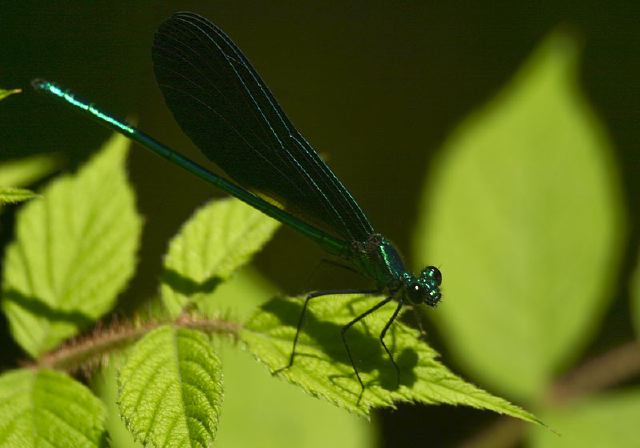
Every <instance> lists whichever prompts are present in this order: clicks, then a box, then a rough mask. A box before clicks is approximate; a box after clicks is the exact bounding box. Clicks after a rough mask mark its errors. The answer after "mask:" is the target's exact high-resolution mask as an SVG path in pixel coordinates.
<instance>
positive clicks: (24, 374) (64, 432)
mask: <svg viewBox="0 0 640 448" xmlns="http://www.w3.org/2000/svg"><path fill="white" fill-rule="evenodd" d="M104 417H105V411H104V408H103V406H102V404H101V403H100V400H98V399H97V398H96V397H94V396H93V395H92V394H91V392H90V391H89V390H88V389H87V388H86V387H84V386H83V385H82V384H80V383H78V382H77V381H75V380H73V379H71V378H69V377H68V376H67V375H64V374H62V373H59V372H55V371H52V370H40V371H36V370H26V369H25V370H15V371H12V372H7V373H4V374H3V375H2V376H0V447H3V448H4V447H7V448H20V447H35V446H37V447H40V446H47V447H60V448H66V447H70V446H72V447H86V448H90V447H102V446H106V445H105V433H104Z"/></svg>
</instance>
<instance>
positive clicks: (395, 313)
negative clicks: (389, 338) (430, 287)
mask: <svg viewBox="0 0 640 448" xmlns="http://www.w3.org/2000/svg"><path fill="white" fill-rule="evenodd" d="M402 305H404V301H403V300H402V298H401V299H400V300H399V301H398V306H397V307H396V310H395V311H394V312H393V314H392V315H391V318H390V319H389V321H388V322H387V323H386V325H385V326H384V328H383V329H382V332H381V333H380V343H381V344H382V346H383V347H384V351H385V352H387V355H389V359H390V360H391V364H393V367H394V368H395V369H396V380H397V381H398V386H399V385H400V367H398V364H396V361H395V359H393V354H392V353H391V350H389V347H387V344H385V343H384V337H385V335H386V334H387V330H389V327H391V324H392V323H393V321H394V320H396V317H398V313H399V312H400V310H401V309H402Z"/></svg>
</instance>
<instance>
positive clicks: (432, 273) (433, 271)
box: [422, 266, 442, 286]
mask: <svg viewBox="0 0 640 448" xmlns="http://www.w3.org/2000/svg"><path fill="white" fill-rule="evenodd" d="M422 275H423V276H424V277H426V278H428V279H431V280H433V281H435V282H436V285H438V286H440V284H441V283H442V273H441V272H440V270H439V269H438V268H437V267H435V266H427V267H426V268H424V270H423V271H422Z"/></svg>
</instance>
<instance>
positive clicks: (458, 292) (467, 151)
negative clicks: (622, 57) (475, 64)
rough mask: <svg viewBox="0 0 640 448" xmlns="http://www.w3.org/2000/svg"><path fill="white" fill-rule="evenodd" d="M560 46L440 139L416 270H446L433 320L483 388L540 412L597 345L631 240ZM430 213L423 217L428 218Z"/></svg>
mask: <svg viewBox="0 0 640 448" xmlns="http://www.w3.org/2000/svg"><path fill="white" fill-rule="evenodd" d="M577 54H578V51H577V48H576V44H575V42H574V41H573V40H572V39H570V38H569V37H568V36H565V35H562V34H554V35H552V36H551V37H550V38H549V39H548V40H547V41H545V42H544V43H543V44H542V45H541V47H540V48H539V49H538V50H537V51H536V52H535V53H534V55H533V56H532V57H531V58H530V59H529V61H528V62H527V63H526V64H525V66H524V67H523V68H522V69H521V71H520V72H519V73H518V74H517V75H516V77H515V78H514V80H513V81H512V82H511V83H510V84H509V85H508V86H507V87H506V88H505V89H504V91H503V92H501V93H500V94H499V95H498V96H497V97H496V98H495V99H494V100H493V101H491V102H490V103H489V104H488V105H487V106H486V107H484V108H483V109H482V110H480V111H479V112H477V113H476V114H474V115H473V116H472V117H470V118H469V119H468V120H467V121H466V122H464V123H463V124H462V125H461V126H460V128H459V129H457V130H456V131H455V132H454V133H453V134H452V135H451V136H450V138H449V139H448V141H447V142H446V144H445V145H444V148H443V150H442V159H441V160H440V161H439V163H437V164H436V165H435V166H436V170H435V172H434V173H433V176H432V177H431V180H432V183H431V184H430V185H429V186H428V188H426V190H425V194H424V201H423V204H424V209H423V213H422V219H421V222H420V223H419V225H418V227H417V229H418V232H417V238H416V247H415V249H416V250H415V257H416V260H418V261H420V262H421V263H423V264H437V265H439V266H441V267H442V270H443V276H444V280H443V285H444V301H443V303H442V306H441V307H439V308H438V310H437V311H436V312H434V313H433V315H434V316H437V317H436V322H437V323H438V324H440V327H441V330H442V331H443V332H444V334H445V342H446V343H447V344H449V345H450V347H451V349H452V351H453V352H454V354H455V355H456V356H457V358H458V360H459V362H460V364H461V365H463V366H464V367H466V368H467V369H469V371H470V372H473V374H474V375H475V376H476V377H477V378H479V379H481V381H482V382H483V384H488V385H491V386H492V387H493V388H496V389H497V390H502V391H504V392H506V393H509V394H510V395H511V396H516V397H519V398H520V399H523V400H534V399H535V398H536V397H537V396H538V395H539V394H540V393H541V392H542V391H543V390H544V389H545V388H546V386H547V385H548V384H549V383H550V380H551V379H552V377H553V376H554V375H555V374H556V373H557V372H558V370H559V369H561V368H563V367H565V366H567V365H569V363H570V362H571V361H572V358H575V357H576V356H577V355H578V354H579V353H580V351H581V350H582V349H583V348H584V347H585V345H586V344H587V343H588V342H589V340H590V339H591V337H592V336H593V334H594V332H595V330H596V328H597V326H598V324H599V323H600V321H601V318H602V315H603V312H604V310H605V308H606V306H607V304H608V303H609V301H610V300H611V299H612V297H613V295H612V293H611V291H612V290H613V289H614V288H612V286H613V285H612V283H613V281H614V273H615V272H617V269H618V267H619V265H620V260H621V253H622V252H621V249H622V243H623V241H624V239H625V238H624V235H625V233H626V232H625V219H624V209H623V202H622V197H621V186H620V178H619V175H618V173H617V171H616V170H615V169H614V164H613V163H612V151H611V147H610V144H609V141H608V139H607V137H606V133H605V132H604V130H603V127H602V125H601V123H600V122H599V121H598V120H597V119H596V118H595V116H594V114H593V112H592V110H591V109H590V107H589V105H588V104H587V102H586V100H585V99H584V97H583V96H582V94H581V93H580V91H579V89H578V87H577V60H578V57H577ZM427 208H428V209H429V210H428V213H427V211H426V209H427Z"/></svg>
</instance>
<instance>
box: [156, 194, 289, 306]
mask: <svg viewBox="0 0 640 448" xmlns="http://www.w3.org/2000/svg"><path fill="white" fill-rule="evenodd" d="M278 226H279V223H278V222H277V221H275V220H273V219H271V218H269V217H267V216H265V215H264V214H262V213H261V212H259V211H258V210H256V209H254V208H252V207H249V206H248V205H246V204H244V203H243V202H241V201H239V200H238V199H233V198H228V199H223V200H216V201H212V202H210V203H209V204H207V205H205V206H204V207H202V208H200V209H199V210H198V211H197V212H196V213H194V215H193V216H192V217H191V219H189V221H187V223H186V224H185V225H184V226H183V227H182V229H181V230H180V232H179V233H178V235H176V236H175V237H174V238H173V240H172V241H171V243H170V245H169V252H168V254H167V256H166V258H165V263H164V273H163V276H162V288H161V294H162V300H163V302H164V304H165V306H166V307H167V309H168V310H169V312H170V313H171V314H172V315H174V316H176V315H178V314H179V313H180V312H181V311H182V309H183V308H184V307H185V305H187V304H188V303H190V302H194V301H198V300H200V299H202V298H203V297H206V296H207V295H208V294H210V293H211V292H212V291H213V290H214V289H215V287H216V286H217V285H218V284H219V283H220V282H222V281H224V280H226V279H228V278H229V277H230V276H231V275H232V274H233V273H234V272H235V271H236V270H237V269H238V268H240V267H241V266H242V265H244V264H245V263H247V262H248V261H249V260H250V259H251V257H252V256H253V254H254V253H256V252H257V251H258V250H260V249H261V248H262V246H264V245H265V244H266V242H267V241H269V240H270V239H271V237H272V236H273V233H274V232H275V231H276V229H277V228H278Z"/></svg>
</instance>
